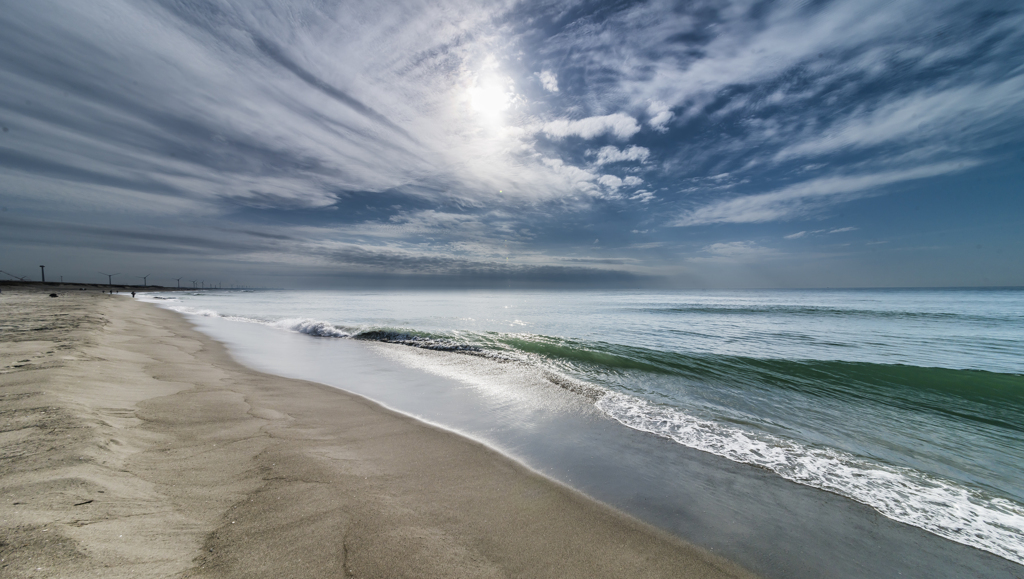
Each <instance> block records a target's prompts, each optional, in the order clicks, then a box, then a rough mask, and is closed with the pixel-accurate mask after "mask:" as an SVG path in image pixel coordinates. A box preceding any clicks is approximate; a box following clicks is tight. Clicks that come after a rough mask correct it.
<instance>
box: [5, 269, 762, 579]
mask: <svg viewBox="0 0 1024 579" xmlns="http://www.w3.org/2000/svg"><path fill="white" fill-rule="evenodd" d="M5 289H6V288H5ZM2 299H3V302H0V305H2V307H3V308H4V310H5V315H6V316H7V318H8V319H7V320H6V321H5V322H3V330H4V331H3V335H2V337H0V340H3V342H4V351H3V353H2V354H0V366H2V370H0V408H2V410H3V412H4V415H5V417H7V418H8V420H5V422H6V423H7V424H6V425H5V427H4V432H3V433H2V436H3V442H4V444H3V447H4V449H5V450H4V453H3V456H2V461H0V469H2V470H0V475H2V476H0V481H2V482H0V490H2V494H3V495H4V496H5V498H6V499H7V500H5V501H4V502H3V503H2V504H0V519H3V521H4V523H3V525H4V527H5V534H6V535H7V538H6V539H5V541H4V545H3V546H2V547H0V558H2V559H3V561H0V566H2V567H0V568H3V570H4V572H5V574H6V573H7V572H12V573H15V574H18V575H23V576H52V575H53V574H55V573H59V574H69V573H70V574H74V575H75V576H81V577H87V576H97V577H99V576H103V577H116V576H140V575H142V576H150V575H159V576H182V577H202V576H217V577H234V576H239V577H240V576H246V577H252V576H268V577H269V576H274V577H287V576H295V577H299V576H301V577H315V576H357V577H402V576H417V577H431V576H433V577H442V576H444V577H448V576H479V577H501V576H533V577H541V576H548V577H601V576H612V575H614V576H617V577H621V576H627V577H629V576H645V577H657V576H666V577H669V576H671V577H687V576H693V577H753V575H751V574H750V573H748V572H747V571H745V570H743V569H741V568H740V567H739V566H738V565H736V564H734V563H732V562H729V561H726V560H725V559H722V558H721V557H719V556H717V555H714V554H712V553H710V552H708V551H706V550H703V549H700V548H698V547H695V546H693V545H690V544H688V543H685V542H683V541H682V540H680V539H678V538H676V537H674V536H672V535H670V534H668V533H666V532H664V531H661V530H659V529H656V528H654V527H651V526H650V525H647V524H646V523H643V522H640V521H639V520H637V519H635V518H633V517H630V516H629V515H626V514H623V513H621V512H620V511H617V510H615V509H613V508H611V507H609V506H606V505H604V504H602V503H599V502H597V501H595V500H593V499H591V498H589V497H586V496H585V495H583V494H581V493H579V492H577V491H575V490H572V489H570V488H568V487H565V486H563V485H561V484H559V483H557V482H555V481H552V480H550V479H548V478H545V477H543V476H541V475H540V474H537V473H536V472H534V471H532V470H530V469H528V468H527V467H525V466H523V465H521V464H519V463H517V462H515V461H513V460H512V459H510V458H508V457H506V456H504V455H501V454H500V453H498V452H497V451H494V450H492V449H490V448H488V447H485V446H484V445H482V444H480V443H477V442H475V441H472V440H470V439H467V438H464V437H462V436H459V435H457V434H453V433H451V432H449V431H445V430H442V429H439V428H436V427H433V426H431V425H428V424H425V423H423V422H420V421H417V420H415V419H413V418H410V417H408V416H405V415H402V414H399V413H396V412H393V411H390V410H388V409H386V408H384V407H382V406H380V405H379V404H377V403H375V402H372V401H370V400H367V399H365V398H362V397H360V396H358V395H355V394H350V393H348V392H345V391H341V390H338V389H336V388H332V387H330V386H325V385H322V384H317V383H312V382H305V381H301V380H294V379H288V378H281V377H278V376H273V375H268V374H263V373H260V372H257V371H254V370H251V369H249V368H246V367H244V366H242V365H240V364H239V363H237V362H235V361H234V360H233V359H232V358H231V357H230V355H229V354H228V352H227V350H226V348H225V347H224V346H223V345H221V344H220V343H219V342H216V341H214V340H213V339H212V338H209V337H207V336H205V335H203V334H202V333H200V332H198V331H197V330H195V329H193V328H192V327H191V325H190V324H189V322H188V321H187V320H186V319H185V318H184V317H183V316H181V315H180V314H177V313H175V312H171V311H168V310H164V309H161V308H158V307H155V306H154V305H151V304H144V303H141V302H137V301H133V300H129V299H125V298H124V297H123V296H111V295H109V294H106V295H103V294H99V295H97V293H94V292H69V293H68V294H67V295H65V296H62V297H61V298H59V299H52V298H48V297H46V294H45V293H43V291H11V292H4V293H3V294H2ZM12 314H13V315H12ZM353 379H358V376H356V377H353Z"/></svg>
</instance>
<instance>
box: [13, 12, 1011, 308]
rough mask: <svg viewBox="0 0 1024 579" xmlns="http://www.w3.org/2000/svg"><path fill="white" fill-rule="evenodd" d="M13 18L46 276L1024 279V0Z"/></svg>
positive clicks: (25, 215) (24, 243) (684, 284)
mask: <svg viewBox="0 0 1024 579" xmlns="http://www.w3.org/2000/svg"><path fill="white" fill-rule="evenodd" d="M0 31H2V34H0V125H2V132H0V270H2V271H3V272H7V273H8V274H14V275H15V276H19V277H20V276H29V278H30V279H38V276H39V265H40V264H43V265H46V267H47V269H46V273H47V279H48V280H57V279H58V278H59V277H60V276H63V277H64V279H65V280H68V281H71V280H73V281H81V282H94V283H98V282H106V281H107V276H106V275H103V274H101V273H100V272H105V273H117V274H119V275H117V276H115V277H114V280H115V282H117V281H119V282H121V283H142V279H141V276H146V275H149V277H148V278H147V282H148V283H150V284H154V283H156V284H163V285H171V286H173V285H175V284H177V283H181V284H184V285H186V286H190V285H191V283H192V281H193V280H195V281H196V282H197V283H206V284H212V283H220V284H222V285H224V286H229V285H243V284H244V285H256V286H267V287H309V288H319V287H324V288H327V287H402V288H420V287H422V288H428V287H497V288H501V287H517V288H522V287H541V288H547V287H564V288H574V287H581V288H598V287H609V288H612V287H623V288H645V287H647V288H743V287H762V288H776V287H778V288H788V287H889V286H893V287H908V286H909V287H931V286H1008V285H1009V286H1024V233H1022V232H1024V4H1021V3H1020V2H1019V1H1008V2H997V1H984V0H981V1H972V2H952V1H946V0H895V1H894V0H885V1H881V0H832V1H828V0H803V1H799V2H789V1H781V0H780V1H774V2H772V1H754V0H740V1H721V2H710V1H692V2H685V1H681V2H664V1H657V0H652V1H647V2H628V1H618V2H579V1H575V0H565V1H561V0H548V1H534V2H520V1H510V0H502V1H493V2H492V1H486V0H465V1H461V0H453V1H444V0H389V1H388V2H371V1H332V0H292V1H288V2H285V1H282V0H273V1H272V0H263V1H258V0H249V1H241V0H91V1H90V2H75V1H71V0H63V1H52V0H32V1H31V2H28V1H24V2H17V1H16V2H7V3H4V8H3V10H2V11H0ZM0 278H4V279H9V278H10V277H9V276H8V275H4V274H0ZM177 278H181V279H180V280H178V279H177Z"/></svg>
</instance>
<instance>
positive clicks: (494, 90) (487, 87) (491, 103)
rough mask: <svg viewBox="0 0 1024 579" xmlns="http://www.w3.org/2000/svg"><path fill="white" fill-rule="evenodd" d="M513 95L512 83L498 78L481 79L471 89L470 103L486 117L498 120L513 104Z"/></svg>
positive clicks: (494, 120)
mask: <svg viewBox="0 0 1024 579" xmlns="http://www.w3.org/2000/svg"><path fill="white" fill-rule="evenodd" d="M513 95H514V93H513V91H512V87H511V85H509V84H506V83H502V82H501V81H500V80H497V79H488V80H483V79H481V82H479V83H478V84H477V86H475V87H473V88H471V89H469V104H470V106H471V107H473V110H474V111H476V113H477V114H479V115H480V116H481V117H483V118H484V119H487V120H488V121H491V122H498V121H500V120H501V117H502V113H504V112H505V111H506V110H508V108H509V106H510V105H511V104H512V97H513Z"/></svg>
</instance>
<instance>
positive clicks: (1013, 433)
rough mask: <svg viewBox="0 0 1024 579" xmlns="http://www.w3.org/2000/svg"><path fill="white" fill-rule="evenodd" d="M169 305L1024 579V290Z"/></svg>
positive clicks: (187, 300)
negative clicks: (714, 465)
mask: <svg viewBox="0 0 1024 579" xmlns="http://www.w3.org/2000/svg"><path fill="white" fill-rule="evenodd" d="M153 297H154V298H160V299H159V301H160V302H161V303H163V304H165V305H168V306H170V307H172V308H174V309H177V310H179V311H182V312H185V313H188V314H192V315H196V316H206V317H214V318H217V319H219V320H223V321H225V322H229V323H233V324H258V325H260V326H261V328H262V329H265V330H267V331H270V332H271V334H270V335H273V331H277V332H280V333H284V332H287V333H292V334H301V335H303V336H302V338H301V339H302V340H305V341H306V343H305V348H306V350H308V352H309V355H315V354H312V352H314V350H313V349H311V348H313V343H314V342H315V341H316V340H317V339H328V340H331V339H341V340H357V341H360V342H364V343H373V344H378V345H382V346H383V345H386V347H382V348H378V350H379V352H378V353H379V354H381V356H384V357H386V358H387V359H388V360H389V361H390V362H394V363H397V364H403V365H406V366H414V367H418V368H420V369H424V370H427V371H432V372H434V373H435V374H439V375H443V376H447V377H448V378H451V379H452V380H454V381H455V382H460V381H461V383H473V384H475V385H476V386H477V387H478V389H479V388H483V389H486V390H487V391H488V392H489V393H490V397H489V398H487V399H486V400H489V401H490V402H486V401H485V402H484V404H492V405H495V406H498V405H506V404H510V405H511V407H512V408H513V411H515V410H514V409H515V408H526V407H528V406H529V402H523V401H524V400H534V401H535V403H536V401H538V400H539V401H540V402H539V404H548V401H546V399H545V398H544V397H543V396H542V395H541V394H538V392H541V391H543V389H544V388H548V389H551V390H555V391H558V392H559V394H560V395H561V394H565V393H569V395H570V396H572V397H575V398H576V399H578V400H579V402H580V404H581V405H582V407H585V409H586V410H585V411H586V412H594V413H598V414H600V415H601V416H604V417H606V418H608V419H609V420H614V421H616V422H618V423H619V424H621V425H622V426H623V427H625V428H628V429H629V430H630V431H631V432H640V433H646V434H645V435H646V436H651V437H655V438H657V439H659V440H664V441H671V442H672V443H674V444H677V445H680V446H682V447H685V448H687V449H694V450H697V451H701V452H705V453H710V454H712V455H715V456H718V457H722V458H725V459H728V460H729V461H733V462H735V463H740V464H747V465H753V466H756V467H760V468H761V469H764V470H765V471H767V472H770V473H772V476H777V477H780V478H781V479H785V480H788V481H792V482H795V483H798V484H801V485H805V486H807V487H811V488H816V489H822V490H825V491H829V492H831V493H835V494H836V495H840V496H843V497H847V498H849V499H852V500H854V501H857V502H859V503H862V504H863V505H867V506H868V507H870V508H872V509H874V510H875V511H877V512H878V513H880V514H881V515H884V516H885V517H887V518H889V519H891V520H893V521H898V522H900V523H904V524H907V525H911V526H913V527H917V528H919V529H924V530H926V531H928V532H930V533H933V534H935V535H938V536H941V537H944V538H946V539H949V540H952V541H955V542H957V543H961V544H963V545H968V546H971V547H974V548H977V549H981V550H984V551H986V552H989V553H993V554H995V555H998V556H999V557H1002V558H1004V559H1006V560H1009V561H1012V562H1015V563H1018V564H1024V469H1022V466H1021V465H1024V291H1022V290H1019V289H940V290H923V289H922V290H772V291H755V290H744V291H694V292H649V291H644V292H624V291H613V292H611V291H609V292H604V291H593V292H551V291H545V292H512V291H466V292H394V291H391V292H299V291H260V292H241V291H220V292H194V293H185V294H181V293H174V294H156V295H155V296H153ZM239 327H241V326H239ZM298 344H299V346H298V347H300V348H302V347H303V342H298ZM326 355H327V354H323V356H326ZM453 357H454V358H455V359H457V360H464V363H461V364H454V366H453V363H452V362H451V360H452V359H453ZM325 367H326V368H330V367H331V366H330V364H329V363H328V364H327V365H326V366H325ZM338 370H339V371H340V370H342V369H340V368H339V369H338ZM300 377H301V376H300ZM324 381H327V380H326V379H325V380H324ZM431 392H432V394H430V396H433V397H435V398H439V399H440V398H444V397H445V396H446V394H445V393H444V392H443V391H442V390H440V389H438V390H433V391H431ZM362 393H364V394H366V395H368V396H370V397H371V398H374V397H375V396H374V392H362ZM417 395H421V396H422V395H423V394H422V393H420V394H415V393H411V392H406V393H405V394H402V395H401V396H404V397H405V398H406V399H411V398H413V397H415V396H417ZM510 400H511V401H512V402H509V401H510ZM390 402H391V404H392V405H393V406H397V407H398V409H399V410H402V409H403V408H401V406H402V404H401V401H398V402H394V401H393V400H392V401H390ZM422 403H423V401H419V402H416V403H415V404H422ZM415 404H410V406H414V405H415ZM517 405H518V406H517ZM438 416H442V418H437V419H435V420H438V421H440V422H441V424H440V425H441V426H451V427H455V428H458V427H459V426H460V425H459V424H454V423H455V422H458V420H456V419H454V418H452V419H450V420H448V419H445V418H443V414H438ZM549 420H552V419H550V418H549ZM553 420H558V418H555V419H553ZM563 420H565V419H564V418H563ZM446 421H450V422H453V424H445V422H446ZM567 423H568V422H567ZM499 430H500V429H499ZM489 436H490V435H489ZM484 438H485V439H487V440H490V441H492V442H495V444H496V446H499V447H500V446H501V445H502V443H501V435H500V434H494V435H493V436H491V438H490V439H488V437H487V436H485V437H484ZM641 452H642V451H641ZM570 484H571V483H570Z"/></svg>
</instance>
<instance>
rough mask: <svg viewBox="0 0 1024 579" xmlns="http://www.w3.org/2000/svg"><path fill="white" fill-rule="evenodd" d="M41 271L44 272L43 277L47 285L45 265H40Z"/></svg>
mask: <svg viewBox="0 0 1024 579" xmlns="http://www.w3.org/2000/svg"><path fill="white" fill-rule="evenodd" d="M39 271H41V272H42V275H43V283H46V266H45V265H40V266H39Z"/></svg>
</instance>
